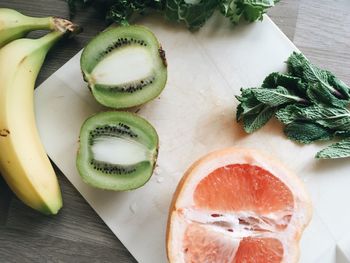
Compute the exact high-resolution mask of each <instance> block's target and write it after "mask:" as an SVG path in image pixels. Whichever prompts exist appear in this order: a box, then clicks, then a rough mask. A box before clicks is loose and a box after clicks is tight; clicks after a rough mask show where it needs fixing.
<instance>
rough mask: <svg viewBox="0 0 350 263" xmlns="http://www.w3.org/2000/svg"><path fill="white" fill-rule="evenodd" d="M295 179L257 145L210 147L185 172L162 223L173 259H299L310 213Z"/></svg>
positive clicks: (208, 262) (267, 262)
mask: <svg viewBox="0 0 350 263" xmlns="http://www.w3.org/2000/svg"><path fill="white" fill-rule="evenodd" d="M311 214H312V206H311V201H310V198H309V196H308V194H307V192H306V190H305V188H304V186H303V184H302V182H301V181H300V180H299V178H298V177H297V176H296V175H294V174H293V173H291V172H290V171H288V170H287V169H286V168H285V167H284V166H283V165H282V164H280V163H279V162H277V161H275V160H273V159H272V158H270V157H266V155H264V154H262V153H259V152H257V151H255V150H247V149H237V148H230V149H225V150H221V151H217V152H214V153H211V154H209V155H207V156H205V157H203V158H202V159H200V160H198V161H197V162H195V163H194V164H193V165H192V167H190V169H189V170H188V171H187V172H186V173H185V175H184V177H183V178H182V180H181V181H180V183H179V185H178V187H177V190H176V192H175V194H174V197H173V201H172V205H171V208H170V212H169V219H168V226H167V255H168V259H169V261H170V262H171V263H243V262H244V263H275V262H288V263H289V262H297V261H298V258H299V245H298V243H299V240H300V237H301V234H302V232H303V230H304V228H305V227H306V226H307V224H308V223H309V221H310V219H311Z"/></svg>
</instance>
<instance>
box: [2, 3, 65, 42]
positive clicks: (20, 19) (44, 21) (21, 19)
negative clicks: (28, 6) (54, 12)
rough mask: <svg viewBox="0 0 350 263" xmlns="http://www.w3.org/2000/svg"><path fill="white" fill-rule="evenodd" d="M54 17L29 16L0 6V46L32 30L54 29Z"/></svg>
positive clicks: (55, 27) (56, 24)
mask: <svg viewBox="0 0 350 263" xmlns="http://www.w3.org/2000/svg"><path fill="white" fill-rule="evenodd" d="M60 20H63V19H61V18H56V17H40V18H39V17H30V16H25V15H22V14H21V13H19V12H17V11H16V10H13V9H8V8H0V48H1V47H3V46H4V45H6V44H7V43H9V42H11V41H12V40H14V39H18V38H22V37H24V36H25V35H26V34H27V33H29V32H30V31H33V30H40V29H43V30H56V29H57V26H58V25H59V23H58V22H59V21H60Z"/></svg>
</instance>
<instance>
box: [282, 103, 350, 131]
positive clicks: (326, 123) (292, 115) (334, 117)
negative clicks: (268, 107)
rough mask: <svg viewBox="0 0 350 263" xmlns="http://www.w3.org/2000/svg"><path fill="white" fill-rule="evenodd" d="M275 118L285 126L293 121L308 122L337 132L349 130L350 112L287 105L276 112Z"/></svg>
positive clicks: (329, 108) (320, 106)
mask: <svg viewBox="0 0 350 263" xmlns="http://www.w3.org/2000/svg"><path fill="white" fill-rule="evenodd" d="M276 117H277V119H278V120H280V121H281V122H282V123H284V124H286V125H288V124H289V123H291V122H293V121H310V122H314V123H317V124H319V125H321V126H323V127H325V128H329V129H333V130H337V131H348V130H350V111H349V110H347V109H346V108H338V107H329V106H328V107H325V106H322V105H312V106H308V107H305V106H302V105H288V106H287V107H285V108H283V109H280V110H279V111H277V112H276Z"/></svg>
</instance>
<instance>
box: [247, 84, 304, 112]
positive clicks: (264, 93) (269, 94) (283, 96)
mask: <svg viewBox="0 0 350 263" xmlns="http://www.w3.org/2000/svg"><path fill="white" fill-rule="evenodd" d="M252 93H253V94H254V96H255V98H256V99H257V100H258V101H260V102H262V103H264V104H267V105H269V106H270V107H277V106H280V105H283V104H286V103H291V102H304V99H302V98H299V97H298V96H295V95H293V94H291V93H290V92H289V91H288V90H287V89H286V88H284V87H281V86H279V87H277V88H276V89H253V90H252Z"/></svg>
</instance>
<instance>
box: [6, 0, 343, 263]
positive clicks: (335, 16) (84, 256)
mask: <svg viewBox="0 0 350 263" xmlns="http://www.w3.org/2000/svg"><path fill="white" fill-rule="evenodd" d="M0 7H9V8H14V9H17V10H19V11H21V12H23V13H25V14H28V15H33V16H45V15H56V16H61V17H68V8H67V5H66V3H65V2H64V1H62V0H61V1H58V0H56V1H55V0H37V1H27V0H1V1H0ZM54 10H55V11H54ZM349 13H350V1H349V0H337V1H334V0H319V1H314V0H282V2H281V3H279V4H278V6H277V7H275V8H274V9H273V10H271V11H270V12H269V15H270V16H271V18H272V19H273V20H274V21H275V23H276V24H277V25H278V26H279V27H280V28H281V29H282V31H283V32H284V33H285V34H286V35H287V36H288V37H289V38H290V39H291V40H292V41H293V42H294V43H295V44H296V45H297V46H298V47H299V48H300V50H301V51H302V52H304V53H305V54H306V55H307V56H308V57H309V58H310V59H311V60H312V61H313V62H315V63H317V64H319V65H320V66H323V67H326V68H328V69H329V70H331V71H333V72H334V73H335V74H336V75H338V76H339V77H340V78H341V79H343V80H344V81H345V82H346V83H348V84H350V52H349V50H350V40H349V39H350V16H349ZM74 21H75V22H76V23H78V24H80V25H81V26H83V27H84V32H83V33H82V34H80V35H79V36H77V37H76V38H75V39H73V40H69V41H65V42H64V43H60V44H59V45H57V46H56V47H55V48H54V49H53V50H52V51H51V53H50V55H48V57H47V60H46V62H45V65H44V66H43V68H42V71H41V73H40V75H39V78H38V81H37V84H40V83H41V82H42V81H44V80H45V79H46V78H47V77H49V76H50V75H51V74H52V73H53V72H54V71H55V70H57V69H58V68H59V67H61V66H62V65H63V64H64V63H65V62H66V61H68V60H69V59H70V58H71V57H72V56H73V55H74V54H75V53H77V52H78V51H79V50H80V49H81V48H82V47H83V46H84V45H85V44H86V43H87V41H88V40H89V39H90V38H91V37H92V36H94V35H95V34H96V33H97V32H99V31H100V30H102V29H103V28H104V27H105V26H106V24H105V23H104V22H103V19H101V17H99V15H98V14H97V13H96V12H95V11H94V10H92V9H86V10H84V11H83V12H81V13H79V15H78V16H76V17H75V19H74ZM34 36H35V35H34ZM56 171H57V175H58V178H59V181H60V185H61V188H62V192H63V198H64V208H63V209H62V210H61V211H60V213H59V215H57V216H54V217H49V216H43V215H41V214H39V213H37V212H35V211H33V210H31V209H29V208H28V207H26V206H25V205H23V204H22V203H21V202H20V201H19V200H18V199H17V198H16V197H14V196H13V195H12V193H11V192H10V191H9V189H8V188H7V186H6V184H5V183H4V182H3V180H2V179H1V178H0V262H122V263H124V262H136V261H135V259H133V257H132V256H131V255H130V253H129V252H128V251H127V249H126V248H125V247H124V246H123V245H122V244H121V242H120V241H119V240H118V238H117V237H115V236H114V235H113V234H112V232H111V231H109V229H108V228H107V226H106V225H105V224H104V223H103V222H102V220H101V219H100V218H99V217H98V215H97V214H96V213H95V212H94V211H93V210H92V209H91V208H90V206H89V205H88V204H87V203H86V202H85V201H84V199H83V198H82V197H81V195H80V194H79V193H78V192H77V191H76V190H75V188H74V187H73V186H72V185H71V184H70V183H69V182H68V180H67V179H66V178H65V177H64V176H63V174H62V173H61V172H60V171H59V170H58V169H56Z"/></svg>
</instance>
